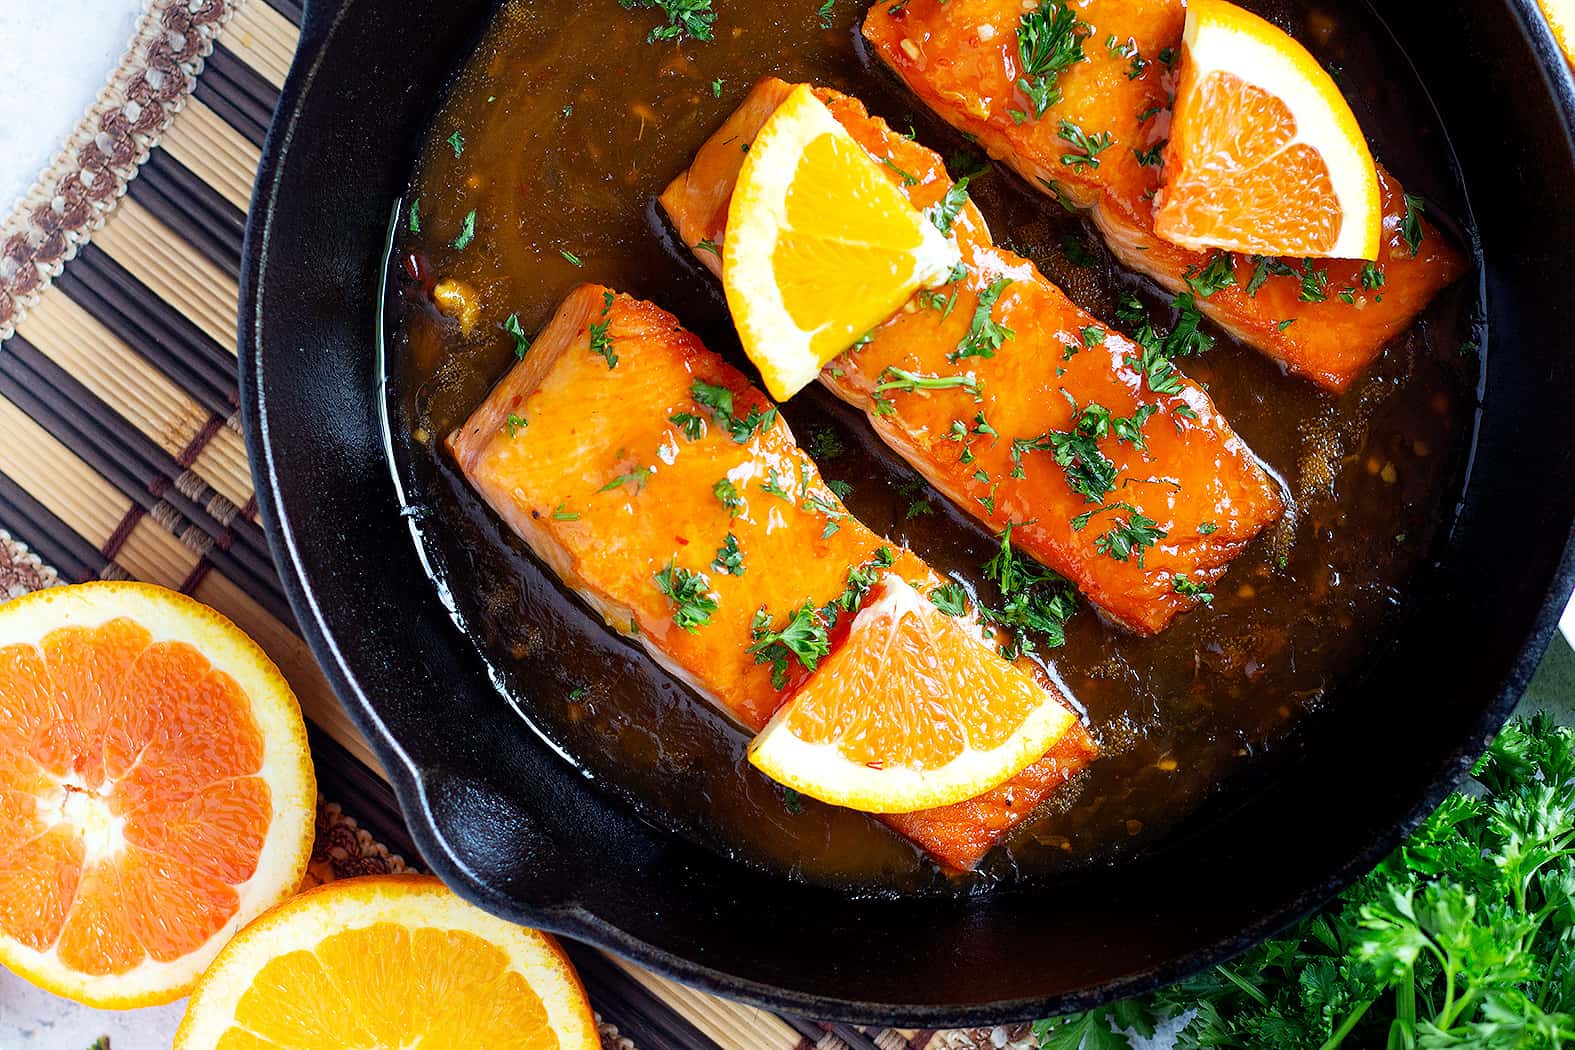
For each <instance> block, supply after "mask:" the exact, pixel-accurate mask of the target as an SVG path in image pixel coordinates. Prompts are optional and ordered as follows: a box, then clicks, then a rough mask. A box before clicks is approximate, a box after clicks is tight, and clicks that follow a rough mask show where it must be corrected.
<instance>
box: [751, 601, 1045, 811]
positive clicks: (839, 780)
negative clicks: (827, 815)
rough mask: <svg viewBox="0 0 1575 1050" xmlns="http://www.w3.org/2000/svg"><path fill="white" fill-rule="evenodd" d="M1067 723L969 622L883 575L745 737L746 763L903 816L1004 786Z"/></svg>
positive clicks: (835, 799)
mask: <svg viewBox="0 0 1575 1050" xmlns="http://www.w3.org/2000/svg"><path fill="white" fill-rule="evenodd" d="M1072 722H1073V716H1072V714H1071V712H1070V711H1068V710H1067V709H1066V708H1065V707H1064V706H1062V705H1061V704H1060V703H1059V702H1058V701H1057V700H1056V699H1055V698H1054V697H1052V696H1051V695H1050V694H1049V693H1047V692H1046V691H1045V690H1044V689H1042V688H1040V686H1039V684H1038V683H1037V682H1036V681H1034V679H1033V678H1032V677H1031V676H1030V675H1029V674H1028V673H1027V672H1025V671H1023V670H1022V669H1021V668H1019V667H1017V666H1016V665H1015V664H1012V663H1009V662H1007V661H1006V660H1003V659H1001V658H1000V656H998V655H997V654H996V652H995V649H994V646H993V644H992V641H991V640H990V639H988V638H987V636H986V635H985V633H984V632H983V631H982V629H981V628H980V626H979V624H978V621H977V620H975V619H973V618H972V617H953V616H948V615H946V614H944V613H942V612H941V611H940V610H939V609H937V608H936V607H935V605H934V604H933V603H932V602H931V601H930V600H929V599H927V598H925V597H924V596H923V595H921V594H919V592H918V591H916V590H914V588H913V587H912V586H910V585H909V584H908V583H906V582H904V581H903V580H902V579H900V578H898V577H896V576H887V577H886V578H885V580H884V582H883V583H882V584H881V589H880V591H879V593H877V594H876V595H875V596H874V598H873V599H872V600H871V601H870V602H869V604H867V605H866V606H865V607H864V608H863V609H862V610H861V611H860V612H859V614H858V616H857V617H855V618H854V620H853V623H852V625H851V627H850V628H849V632H848V637H847V639H846V640H845V641H844V642H843V644H842V645H841V647H839V648H838V649H837V650H836V651H834V652H833V653H832V654H831V655H830V656H829V657H827V658H826V659H825V660H824V661H823V662H822V663H821V665H820V668H819V670H817V671H816V672H815V674H814V675H813V676H812V677H811V678H810V679H809V681H808V682H807V683H805V685H804V686H803V687H802V688H801V689H800V690H799V691H798V692H797V693H796V694H794V696H793V698H792V699H791V700H790V701H788V703H786V704H785V705H783V706H782V708H781V709H780V710H778V711H777V713H776V715H775V716H774V717H773V718H772V719H771V722H770V723H769V724H768V725H767V726H766V728H765V729H763V730H762V731H761V732H760V735H759V736H757V737H755V739H754V741H753V742H752V743H751V744H750V746H749V761H750V762H752V763H753V764H754V765H755V766H756V767H757V768H758V769H760V770H761V771H762V772H764V773H765V774H766V775H767V776H769V777H771V778H772V779H773V780H775V781H777V782H778V783H781V784H786V785H787V786H788V787H791V788H793V789H794V790H796V791H799V792H801V793H802V794H805V795H808V796H810V797H811V798H818V799H820V800H821V801H822V802H830V803H832V804H834V805H838V806H849V807H851V808H853V809H859V810H863V811H864V812H866V813H909V812H913V811H915V810H920V809H934V808H937V807H940V806H948V805H951V804H952V803H954V802H962V801H964V800H965V799H970V798H974V797H975V796H978V795H982V794H983V793H985V792H986V791H989V790H990V789H991V788H994V787H996V786H998V785H1000V784H1002V783H1005V782H1006V781H1007V780H1010V779H1011V778H1012V777H1014V776H1016V775H1017V774H1018V773H1019V772H1021V771H1022V770H1023V769H1024V768H1025V767H1026V766H1028V765H1030V764H1031V763H1033V762H1035V761H1036V760H1038V759H1039V757H1040V756H1042V755H1043V754H1044V753H1045V752H1046V751H1047V750H1048V749H1049V748H1050V745H1051V744H1053V743H1055V742H1056V741H1057V740H1059V739H1060V738H1061V736H1062V734H1064V733H1065V732H1066V731H1067V730H1068V729H1070V728H1071V726H1072Z"/></svg>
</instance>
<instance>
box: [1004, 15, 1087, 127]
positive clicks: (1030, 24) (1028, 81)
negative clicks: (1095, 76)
mask: <svg viewBox="0 0 1575 1050" xmlns="http://www.w3.org/2000/svg"><path fill="white" fill-rule="evenodd" d="M1087 35H1088V26H1086V25H1084V24H1083V23H1082V22H1079V21H1078V19H1077V15H1076V14H1075V13H1073V11H1072V9H1071V7H1069V6H1068V5H1067V4H1064V3H1054V2H1051V3H1045V4H1041V5H1040V6H1039V7H1037V8H1035V9H1034V10H1032V11H1029V12H1028V13H1026V14H1024V15H1023V16H1022V17H1021V18H1019V19H1018V20H1017V59H1018V63H1019V64H1020V66H1021V68H1022V76H1020V77H1018V79H1017V89H1018V90H1019V91H1021V92H1022V93H1023V94H1024V95H1026V96H1027V97H1028V104H1029V107H1030V109H1031V112H1027V113H1025V112H1023V111H1021V110H1011V111H1010V112H1011V115H1012V119H1013V120H1015V121H1017V123H1019V124H1021V123H1023V122H1024V121H1025V120H1028V119H1029V118H1030V117H1032V118H1033V119H1034V120H1038V119H1039V118H1040V117H1042V116H1044V115H1045V111H1046V110H1048V109H1049V108H1050V107H1051V106H1053V105H1055V104H1056V103H1057V102H1060V101H1061V89H1060V88H1058V87H1057V86H1056V78H1057V77H1059V76H1060V74H1061V71H1062V70H1064V69H1067V68H1069V67H1071V66H1074V65H1076V64H1077V63H1079V62H1081V61H1083V59H1084V58H1085V57H1086V56H1085V55H1084V54H1083V38H1084V37H1085V36H1087Z"/></svg>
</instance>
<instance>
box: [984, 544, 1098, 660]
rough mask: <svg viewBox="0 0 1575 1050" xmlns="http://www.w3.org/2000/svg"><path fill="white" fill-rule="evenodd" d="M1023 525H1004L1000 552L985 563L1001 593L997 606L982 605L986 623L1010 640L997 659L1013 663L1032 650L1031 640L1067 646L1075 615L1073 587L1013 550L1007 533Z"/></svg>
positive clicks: (1034, 647)
mask: <svg viewBox="0 0 1575 1050" xmlns="http://www.w3.org/2000/svg"><path fill="white" fill-rule="evenodd" d="M1022 524H1030V523H1027V522H1024V523H1009V524H1008V525H1007V526H1006V528H1005V529H1004V530H1002V532H1001V549H1000V550H999V551H997V552H996V554H995V556H994V557H992V558H991V559H990V560H989V561H987V562H986V563H985V565H984V574H985V576H986V577H987V578H988V579H990V580H991V582H993V583H994V584H995V585H996V587H997V588H999V590H1000V592H1001V597H1002V599H1003V601H1002V605H1001V608H999V609H991V608H986V607H983V606H981V607H980V609H979V614H980V616H981V618H983V619H984V620H985V621H986V622H987V623H990V624H994V625H995V626H997V627H1001V628H1004V629H1006V630H1007V631H1009V632H1010V634H1011V639H1010V640H1009V641H1008V642H1007V643H1006V644H1005V645H1003V646H1001V655H1002V656H1004V657H1005V658H1006V659H1008V660H1015V659H1017V657H1018V656H1020V655H1022V654H1023V653H1032V652H1035V651H1037V649H1038V644H1037V643H1036V641H1035V639H1036V638H1037V639H1038V641H1039V642H1042V643H1043V644H1044V645H1045V646H1046V647H1047V648H1051V649H1054V648H1057V647H1059V646H1061V645H1065V644H1066V630H1065V627H1066V621H1067V620H1069V619H1071V616H1072V614H1073V613H1074V612H1076V611H1077V596H1076V594H1075V592H1074V591H1073V590H1072V585H1071V584H1070V583H1068V582H1067V581H1066V580H1064V579H1062V578H1061V577H1060V576H1058V575H1056V574H1055V573H1053V572H1051V571H1050V570H1048V569H1045V568H1042V567H1040V566H1039V565H1038V564H1036V563H1034V562H1032V561H1029V560H1028V559H1027V558H1025V557H1023V556H1022V555H1021V554H1019V553H1018V552H1017V551H1016V550H1015V549H1014V548H1013V547H1012V530H1013V529H1014V528H1019V527H1021V525H1022Z"/></svg>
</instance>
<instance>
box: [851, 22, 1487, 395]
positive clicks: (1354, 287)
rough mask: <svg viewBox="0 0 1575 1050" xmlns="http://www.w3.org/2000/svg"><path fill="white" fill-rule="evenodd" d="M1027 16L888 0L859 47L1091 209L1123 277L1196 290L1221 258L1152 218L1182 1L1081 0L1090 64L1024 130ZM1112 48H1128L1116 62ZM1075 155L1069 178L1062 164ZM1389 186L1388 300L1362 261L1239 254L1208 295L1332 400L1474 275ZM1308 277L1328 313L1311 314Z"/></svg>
mask: <svg viewBox="0 0 1575 1050" xmlns="http://www.w3.org/2000/svg"><path fill="white" fill-rule="evenodd" d="M1023 10H1024V8H1023V5H1022V4H1020V3H1019V2H1018V0H907V2H898V3H892V2H890V0H881V2H880V3H877V4H876V5H875V6H874V7H871V8H870V10H869V14H868V15H866V16H865V19H864V37H865V39H866V40H868V41H869V44H870V46H871V48H873V49H874V51H875V53H876V54H877V55H879V56H880V58H881V60H882V61H884V62H885V63H886V65H887V66H889V67H890V68H891V69H892V70H893V71H894V72H895V73H896V74H897V76H899V77H900V78H902V80H903V82H904V83H906V84H907V85H908V87H909V88H910V89H912V91H913V92H914V94H916V95H918V96H919V98H920V99H921V100H923V102H924V104H925V105H926V106H928V107H929V108H930V109H932V110H933V111H935V113H936V114H937V115H939V116H940V117H941V118H942V119H943V120H945V121H946V122H947V123H948V124H950V125H952V127H954V128H956V129H957V130H959V131H962V132H964V133H966V134H967V135H969V136H971V137H973V138H974V139H975V140H976V141H978V143H979V144H980V145H981V146H982V147H984V149H985V150H986V151H987V152H988V153H989V154H990V156H991V157H993V158H995V159H996V160H1000V161H1003V162H1004V163H1006V164H1008V165H1010V166H1011V167H1012V168H1013V169H1015V170H1016V171H1017V172H1018V173H1019V174H1021V175H1022V176H1023V177H1024V178H1025V179H1027V180H1028V182H1029V183H1030V184H1031V185H1033V186H1034V187H1036V188H1037V189H1039V190H1041V191H1043V192H1045V193H1048V194H1050V195H1051V196H1053V197H1055V198H1056V199H1057V200H1059V201H1060V202H1061V204H1062V205H1063V206H1064V207H1066V208H1068V209H1069V210H1071V209H1087V210H1089V212H1090V214H1091V216H1092V217H1093V220H1094V224H1095V225H1096V226H1098V227H1099V230H1100V232H1101V233H1102V234H1103V235H1104V237H1105V240H1106V242H1107V243H1108V244H1109V245H1110V249H1111V251H1112V252H1113V253H1114V254H1115V256H1116V258H1117V259H1119V260H1120V261H1121V263H1122V265H1124V266H1127V267H1129V268H1131V269H1133V270H1137V271H1138V272H1140V273H1144V274H1147V275H1148V276H1150V277H1152V278H1153V279H1154V280H1155V281H1157V282H1158V283H1159V284H1160V285H1162V286H1164V287H1165V288H1167V289H1169V290H1170V291H1172V292H1181V291H1184V290H1186V289H1187V288H1188V282H1187V278H1188V277H1189V276H1193V277H1195V276H1196V275H1198V274H1200V273H1202V272H1203V270H1204V268H1205V267H1207V266H1208V265H1209V264H1210V262H1211V260H1212V256H1211V254H1210V253H1206V252H1198V251H1192V250H1190V249H1187V248H1182V247H1179V246H1177V245H1174V244H1171V243H1170V242H1169V241H1164V240H1161V239H1160V238H1159V237H1157V236H1156V235H1155V233H1154V215H1153V203H1152V202H1153V197H1154V194H1155V193H1156V192H1157V191H1158V189H1159V185H1160V164H1159V160H1160V153H1161V151H1162V149H1163V146H1164V143H1165V141H1166V139H1167V137H1168V135H1169V133H1170V100H1171V98H1172V96H1173V92H1174V91H1175V87H1176V75H1175V67H1176V66H1177V64H1178V62H1179V56H1180V54H1181V35H1182V29H1183V27H1184V26H1185V24H1186V8H1185V6H1184V5H1183V3H1182V0H1079V2H1078V3H1077V4H1075V5H1073V7H1072V10H1073V11H1075V12H1076V17H1077V19H1078V20H1079V21H1081V22H1082V23H1084V24H1085V25H1086V26H1087V27H1089V28H1088V29H1087V31H1086V32H1087V35H1086V36H1085V37H1084V41H1083V43H1084V46H1083V55H1084V57H1083V59H1082V60H1081V61H1077V62H1074V63H1073V64H1071V65H1070V66H1068V67H1066V68H1065V69H1063V70H1062V71H1061V72H1060V74H1059V77H1058V79H1057V81H1056V87H1057V88H1058V89H1059V90H1060V100H1059V101H1057V102H1055V103H1054V104H1052V105H1050V106H1049V107H1048V109H1046V110H1045V112H1044V114H1043V115H1042V116H1040V117H1038V118H1037V119H1035V118H1033V117H1028V116H1027V110H1031V109H1032V108H1033V107H1032V106H1030V105H1029V102H1028V99H1027V96H1025V95H1024V93H1023V91H1022V90H1021V88H1020V87H1018V86H1017V81H1018V79H1019V75H1020V74H1019V66H1020V59H1019V55H1018V50H1017V26H1018V19H1019V18H1020V17H1021V16H1022V15H1023ZM1079 31H1080V32H1082V30H1079ZM1107 39H1111V40H1114V41H1117V42H1119V43H1118V44H1117V46H1116V47H1110V46H1107V45H1106V43H1105V41H1106V40H1107ZM1025 107H1027V109H1025ZM1014 112H1015V113H1017V114H1018V115H1019V116H1013V113H1014ZM1019 117H1024V118H1026V119H1019ZM1066 122H1070V124H1071V125H1072V126H1074V127H1075V128H1077V129H1078V130H1079V131H1081V132H1083V133H1084V134H1086V135H1089V136H1094V135H1099V134H1101V133H1109V134H1110V135H1111V136H1112V137H1113V139H1114V144H1113V145H1112V146H1111V147H1110V148H1108V149H1106V150H1103V151H1101V152H1100V153H1099V154H1098V157H1097V160H1098V164H1097V165H1095V164H1091V163H1085V162H1081V161H1080V160H1079V159H1078V158H1076V156H1075V154H1074V153H1071V152H1070V151H1069V143H1068V141H1067V140H1066V139H1065V138H1063V137H1062V131H1063V124H1064V123H1066ZM1069 155H1071V156H1073V162H1072V163H1067V162H1066V161H1064V160H1063V158H1065V157H1068V156H1069ZM1378 179H1379V187H1380V191H1381V193H1382V198H1383V234H1382V238H1381V244H1380V248H1379V257H1378V260H1377V272H1378V273H1379V274H1381V275H1382V279H1383V283H1382V284H1381V285H1380V284H1378V283H1377V282H1378V278H1377V277H1376V276H1374V272H1373V271H1372V270H1370V269H1368V270H1366V276H1365V279H1364V264H1363V263H1361V262H1359V261H1347V260H1333V259H1325V260H1316V261H1314V262H1313V263H1312V264H1311V266H1312V269H1313V270H1314V275H1313V276H1312V277H1308V276H1307V269H1306V267H1305V266H1304V264H1303V261H1302V260H1285V261H1284V263H1283V264H1280V265H1274V264H1279V263H1280V261H1279V260H1272V261H1264V262H1259V261H1258V260H1257V259H1256V258H1255V257H1251V256H1241V255H1232V256H1230V262H1229V266H1230V269H1231V271H1232V275H1233V276H1234V278H1235V283H1234V284H1233V285H1231V286H1229V287H1226V288H1222V289H1221V290H1219V291H1217V292H1214V293H1213V294H1212V295H1209V296H1207V297H1204V296H1202V295H1199V297H1198V308H1199V309H1200V310H1201V311H1202V312H1203V313H1204V314H1205V315H1206V316H1208V317H1209V318H1210V319H1211V320H1213V321H1214V322H1215V323H1216V324H1218V325H1219V326H1220V327H1222V328H1224V329H1225V330H1226V331H1228V332H1230V333H1231V334H1232V335H1234V336H1235V337H1236V338H1237V339H1239V340H1241V341H1242V342H1244V343H1246V344H1248V345H1249V346H1253V347H1256V348H1257V349H1259V350H1261V351H1262V352H1264V353H1265V354H1267V355H1269V356H1270V357H1272V358H1274V359H1275V360H1277V361H1279V362H1280V363H1281V364H1282V365H1283V366H1284V367H1285V368H1286V369H1287V370H1288V371H1290V372H1293V373H1295V374H1296V375H1299V376H1302V377H1304V378H1306V379H1310V380H1312V381H1313V382H1314V383H1317V384H1318V385H1319V386H1322V387H1324V388H1326V389H1329V390H1333V391H1342V390H1344V389H1346V387H1348V386H1350V385H1351V382H1352V380H1354V379H1355V378H1356V377H1357V376H1358V375H1360V374H1361V373H1362V371H1363V370H1364V369H1366V368H1367V366H1368V365H1370V364H1371V363H1372V362H1373V359H1374V358H1376V357H1377V356H1378V355H1379V353H1381V352H1382V351H1383V348H1384V345H1385V344H1386V343H1387V342H1388V341H1389V340H1391V339H1393V338H1394V337H1395V336H1398V335H1399V334H1401V333H1402V332H1404V331H1405V330H1406V329H1407V328H1409V327H1410V326H1411V322H1412V321H1413V320H1414V319H1415V318H1416V315H1417V314H1418V313H1420V312H1421V311H1422V309H1423V308H1424V307H1426V306H1427V304H1428V302H1429V301H1431V300H1432V298H1433V296H1435V295H1436V294H1438V292H1439V291H1440V290H1442V289H1443V288H1445V287H1447V286H1448V285H1450V284H1452V283H1454V281H1455V280H1457V279H1458V278H1459V277H1460V276H1462V275H1463V274H1464V273H1465V272H1466V270H1467V269H1468V267H1467V264H1466V259H1465V256H1464V255H1463V254H1462V253H1461V252H1460V251H1459V250H1458V249H1456V248H1455V247H1454V246H1453V245H1451V244H1450V243H1449V242H1448V241H1447V240H1445V238H1444V237H1443V235H1442V234H1440V233H1439V231H1438V230H1437V228H1436V227H1434V226H1433V224H1432V223H1429V222H1427V221H1426V220H1425V219H1422V220H1421V224H1420V230H1421V234H1422V237H1421V242H1420V245H1419V247H1418V249H1417V250H1416V251H1415V252H1413V251H1412V249H1411V245H1410V244H1408V243H1407V241H1406V239H1405V220H1406V215H1407V210H1408V208H1407V202H1406V199H1405V195H1404V193H1403V191H1402V189H1401V187H1400V184H1399V182H1397V181H1396V180H1395V178H1394V176H1393V175H1390V174H1389V173H1388V172H1386V171H1385V170H1384V169H1383V167H1382V166H1380V167H1379V169H1378ZM1271 267H1272V269H1271ZM1317 273H1323V274H1324V275H1325V276H1324V277H1322V278H1319V277H1318V276H1317ZM1304 278H1306V279H1307V280H1309V281H1312V282H1313V285H1312V287H1311V292H1312V294H1313V295H1317V294H1323V295H1325V296H1326V298H1325V299H1324V301H1322V302H1309V301H1304V300H1303V296H1302V289H1303V280H1304ZM1320 281H1321V282H1322V285H1323V287H1322V288H1321V289H1320V288H1319V287H1317V284H1318V282H1320ZM1249 287H1251V288H1253V289H1254V290H1253V292H1252V293H1249V292H1248V288H1249ZM1342 293H1347V294H1342ZM1347 298H1349V300H1350V301H1349V302H1347V301H1346V300H1347Z"/></svg>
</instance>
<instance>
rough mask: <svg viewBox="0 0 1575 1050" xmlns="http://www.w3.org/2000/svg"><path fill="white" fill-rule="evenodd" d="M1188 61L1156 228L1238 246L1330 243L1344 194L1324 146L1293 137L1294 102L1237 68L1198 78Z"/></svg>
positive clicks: (1305, 248)
mask: <svg viewBox="0 0 1575 1050" xmlns="http://www.w3.org/2000/svg"><path fill="white" fill-rule="evenodd" d="M1182 69H1183V72H1182V76H1181V84H1180V86H1179V87H1178V88H1177V89H1176V99H1177V101H1176V120H1175V123H1174V124H1173V125H1172V133H1171V140H1170V146H1169V148H1168V150H1167V152H1166V160H1165V170H1164V179H1165V189H1164V191H1163V193H1162V194H1161V197H1160V199H1161V200H1162V201H1163V202H1164V203H1163V204H1162V205H1161V206H1160V207H1159V208H1158V209H1157V211H1156V213H1155V217H1154V226H1155V230H1156V232H1158V234H1159V235H1160V236H1161V237H1165V238H1166V239H1168V240H1174V239H1176V236H1177V235H1182V236H1187V237H1195V238H1200V239H1202V238H1208V239H1211V240H1214V241H1217V242H1220V243H1230V244H1232V245H1233V246H1240V250H1242V251H1259V252H1262V251H1265V250H1266V249H1267V248H1270V247H1278V248H1280V251H1281V253H1282V254H1288V255H1311V254H1316V253H1319V252H1327V251H1328V250H1329V248H1330V247H1331V246H1332V245H1333V244H1334V243H1335V239H1336V238H1337V237H1338V236H1339V234H1340V218H1341V210H1340V201H1339V198H1338V197H1336V196H1335V193H1334V182H1333V180H1332V179H1331V178H1330V176H1329V167H1328V165H1327V164H1325V163H1324V160H1323V155H1322V154H1320V153H1319V152H1318V151H1317V150H1316V149H1314V148H1313V147H1311V146H1309V145H1307V144H1306V143H1296V144H1295V145H1291V142H1292V140H1293V139H1295V137H1296V119H1295V117H1293V116H1292V115H1291V111H1290V109H1289V108H1288V107H1287V106H1286V105H1285V103H1284V102H1282V101H1280V99H1278V98H1276V97H1275V96H1273V95H1271V94H1269V93H1268V92H1266V91H1263V90H1262V89H1260V88H1257V87H1254V86H1253V85H1251V84H1249V83H1247V82H1246V81H1244V80H1242V79H1241V78H1240V77H1237V76H1236V75H1235V74H1233V73H1226V72H1218V71H1216V72H1214V73H1210V74H1209V75H1208V77H1206V78H1205V79H1204V80H1203V82H1202V83H1197V82H1195V73H1194V70H1193V69H1192V67H1191V66H1190V65H1188V64H1187V63H1186V62H1185V61H1183V65H1182ZM1183 128H1185V129H1186V130H1185V132H1183V131H1182V129H1183ZM1287 248H1288V249H1289V250H1286V249H1287Z"/></svg>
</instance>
